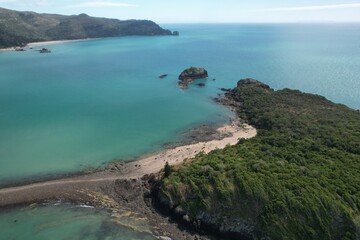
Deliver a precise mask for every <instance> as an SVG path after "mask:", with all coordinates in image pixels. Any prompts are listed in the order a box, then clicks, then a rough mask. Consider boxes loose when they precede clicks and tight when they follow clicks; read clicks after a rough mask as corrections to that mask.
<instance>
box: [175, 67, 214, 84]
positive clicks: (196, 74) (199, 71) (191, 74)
mask: <svg viewBox="0 0 360 240" xmlns="http://www.w3.org/2000/svg"><path fill="white" fill-rule="evenodd" d="M207 77H208V72H207V71H206V70H205V69H204V68H197V67H190V68H188V69H185V70H184V71H183V72H182V73H181V74H180V76H179V80H180V81H179V82H178V84H179V86H180V87H181V88H183V89H187V88H188V85H189V83H191V82H192V81H193V80H195V79H202V78H207Z"/></svg>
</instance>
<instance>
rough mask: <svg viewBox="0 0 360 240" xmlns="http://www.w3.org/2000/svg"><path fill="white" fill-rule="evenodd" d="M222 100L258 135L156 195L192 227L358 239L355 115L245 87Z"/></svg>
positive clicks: (207, 158) (358, 125)
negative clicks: (216, 219) (242, 222)
mask: <svg viewBox="0 0 360 240" xmlns="http://www.w3.org/2000/svg"><path fill="white" fill-rule="evenodd" d="M228 95H229V96H231V97H232V98H234V99H237V100H238V101H239V102H241V106H242V108H241V109H239V115H241V116H242V117H243V118H245V119H246V120H247V121H248V122H249V123H250V124H252V125H254V126H255V127H256V128H257V129H258V135H257V136H256V137H255V138H252V139H249V140H241V141H240V142H239V143H238V144H237V145H235V146H229V147H226V148H225V149H223V150H216V151H213V152H211V153H210V154H208V155H199V156H198V157H196V159H195V160H194V161H191V163H188V164H184V165H183V166H182V167H181V168H180V169H178V170H177V171H174V172H172V173H171V174H170V175H169V176H168V177H166V178H164V179H163V181H162V183H161V190H162V191H163V192H164V193H166V194H167V196H169V197H170V198H171V199H172V200H173V201H174V202H179V203H180V204H181V206H182V207H183V208H184V209H186V210H187V212H188V214H189V215H190V217H191V218H192V219H196V217H197V216H198V215H199V214H201V213H204V212H205V213H208V214H218V215H220V216H223V217H230V218H234V217H235V218H236V217H237V218H241V219H246V220H247V221H248V222H251V223H253V224H254V225H255V226H256V227H257V229H258V230H259V231H261V232H263V233H265V234H266V235H267V236H269V237H271V238H272V239H356V238H359V237H360V235H359V231H360V230H359V229H360V212H359V210H360V114H359V112H358V111H355V110H352V109H349V108H347V107H346V106H343V105H339V104H334V103H332V102H330V101H328V100H326V99H325V98H324V97H321V96H317V95H312V94H304V93H301V92H300V91H294V90H289V89H284V90H279V91H273V90H272V89H270V88H266V87H263V86H260V85H259V84H258V83H256V84H255V83H251V82H250V84H249V82H248V81H240V82H239V84H238V87H237V88H236V89H235V90H234V91H233V92H231V93H229V94H228Z"/></svg>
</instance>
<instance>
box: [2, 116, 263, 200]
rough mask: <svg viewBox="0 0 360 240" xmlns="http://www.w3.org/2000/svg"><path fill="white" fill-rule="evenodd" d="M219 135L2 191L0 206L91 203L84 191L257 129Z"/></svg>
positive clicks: (231, 127) (228, 129) (233, 128)
mask: <svg viewBox="0 0 360 240" xmlns="http://www.w3.org/2000/svg"><path fill="white" fill-rule="evenodd" d="M217 132H218V133H219V134H221V135H222V136H227V137H224V138H222V139H220V140H211V141H206V142H198V143H194V144H189V145H185V146H179V147H175V148H172V149H167V150H164V151H161V152H159V153H156V154H153V155H150V156H146V157H142V158H140V159H138V160H135V161H132V162H129V163H122V162H119V163H114V164H112V165H111V166H110V167H109V168H107V169H106V170H104V171H100V172H95V173H91V174H86V175H80V176H76V177H69V178H62V179H57V180H51V181H44V182H38V183H32V184H27V185H23V186H17V187H9V188H3V189H0V207H6V206H12V205H18V204H27V203H34V202H44V201H58V200H61V201H77V202H82V201H83V200H85V201H90V202H91V199H88V198H87V197H85V198H84V196H83V194H81V193H80V192H84V191H85V192H91V191H101V188H104V187H106V186H109V184H110V185H111V182H114V181H116V180H119V179H140V178H142V177H143V176H144V175H149V174H152V173H157V172H159V171H161V169H162V168H163V167H164V165H165V163H166V162H168V163H169V164H170V165H177V164H181V163H182V162H183V161H184V160H185V159H189V158H193V157H194V156H195V155H196V154H198V153H200V152H204V153H208V152H210V151H212V150H215V149H221V148H224V147H225V146H226V145H234V144H236V143H237V142H238V140H239V139H240V138H251V137H254V136H255V135H256V129H255V128H253V127H251V126H249V125H243V126H239V125H238V124H237V123H231V124H227V125H224V126H222V127H220V128H218V129H217Z"/></svg>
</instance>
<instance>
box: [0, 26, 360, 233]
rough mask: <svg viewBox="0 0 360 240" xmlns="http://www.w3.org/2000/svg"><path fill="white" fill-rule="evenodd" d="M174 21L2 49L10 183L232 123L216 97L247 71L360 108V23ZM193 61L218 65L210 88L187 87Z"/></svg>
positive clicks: (1, 116)
mask: <svg viewBox="0 0 360 240" xmlns="http://www.w3.org/2000/svg"><path fill="white" fill-rule="evenodd" d="M164 27H166V28H169V29H172V30H178V31H180V36H179V37H172V36H167V37H125V38H111V39H98V40H90V41H82V42H72V43H65V44H57V45H49V46H47V47H48V48H50V49H51V50H52V53H51V54H40V53H38V52H34V51H27V52H5V53H4V52H1V53H0V183H10V182H19V181H23V180H24V179H26V178H30V179H31V178H33V177H36V176H46V175H49V174H50V175H51V174H55V173H69V172H74V171H79V170H83V169H86V168H88V167H98V166H102V165H103V164H104V163H106V162H108V161H111V160H113V159H123V160H127V159H132V158H134V157H137V156H140V155H142V154H145V153H150V152H153V151H157V150H159V149H161V146H162V145H163V144H164V143H167V142H171V141H174V140H179V139H180V138H181V135H180V134H179V133H181V132H182V131H183V130H185V129H188V128H191V127H194V126H197V125H199V124H203V123H215V122H221V121H224V120H226V119H227V118H228V116H229V115H230V113H229V112H228V111H227V110H226V109H225V108H223V107H221V106H218V105H216V104H214V103H213V101H212V99H211V98H212V97H215V96H216V95H217V94H218V93H220V91H219V88H221V87H224V88H230V87H231V88H232V87H234V86H235V85H236V82H237V81H238V80H239V79H241V78H245V77H252V78H256V79H258V80H261V81H263V82H265V83H267V84H269V85H270V86H271V87H273V88H275V89H280V88H285V87H288V88H295V89H300V90H302V91H306V92H311V93H316V94H321V95H324V96H325V97H327V98H329V99H330V100H332V101H334V102H337V103H343V104H346V105H348V106H350V107H353V108H356V109H359V108H360V77H359V76H360V42H359V41H358V39H360V25H359V24H332V25H326V24H318V25H310V24H306V25H299V24H293V25H291V24H278V25H270V24H267V25H262V24H246V25H235V24H234V25H230V24H229V25H191V24H189V25H166V26H164ZM190 66H201V67H205V68H206V69H207V70H208V72H209V75H210V77H209V79H208V80H207V81H206V87H204V88H200V87H198V86H196V85H192V86H191V87H190V88H189V89H188V90H186V91H184V90H181V89H179V88H178V87H177V85H176V82H177V76H178V75H179V73H180V72H181V71H182V70H183V69H184V68H187V67H190ZM165 73H166V74H169V75H168V77H167V78H165V79H159V78H158V76H159V75H161V74H165ZM212 79H216V80H215V81H213V80H212ZM64 208H65V209H67V207H64ZM49 211H52V210H51V209H49ZM83 211H87V210H83ZM72 212H73V211H72V210H71V209H70V210H69V211H63V213H62V212H60V213H59V214H58V215H59V216H62V215H63V217H64V218H66V217H69V218H71V217H72V215H71V214H72ZM9 214H10V215H11V214H18V211H14V212H10V213H7V215H6V214H5V215H4V214H0V222H1V221H4V219H7V218H9V216H10V215H9ZM89 214H93V215H94V216H99V222H101V221H102V220H101V219H107V217H106V216H105V215H102V214H99V213H96V212H95V213H93V212H91V213H89ZM36 216H37V217H38V218H39V219H43V218H44V216H43V215H41V214H37V215H36ZM104 216H105V217H104ZM29 224H30V223H29ZM34 224H35V225H36V223H34ZM35 225H31V226H33V227H34V226H35ZM79 225H81V224H79ZM18 226H19V227H18V229H23V228H24V227H25V226H24V225H18ZM31 226H30V225H29V226H27V227H31ZM13 227H15V226H13ZM57 227H61V226H57ZM57 227H56V228H57ZM64 227H65V228H66V226H64ZM79 228H80V227H79ZM79 231H80V230H79ZM119 231H120V232H122V230H119ZM59 236H60V235H59ZM64 238H66V237H64ZM0 239H1V236H0ZM15 239H21V238H15ZM58 239H62V238H61V237H59V238H58ZM124 239H131V238H124Z"/></svg>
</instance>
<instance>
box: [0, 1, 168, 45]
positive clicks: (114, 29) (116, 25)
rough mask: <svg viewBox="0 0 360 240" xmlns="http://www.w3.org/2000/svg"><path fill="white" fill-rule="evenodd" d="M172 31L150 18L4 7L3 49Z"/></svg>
mask: <svg viewBox="0 0 360 240" xmlns="http://www.w3.org/2000/svg"><path fill="white" fill-rule="evenodd" d="M170 34H171V32H170V31H169V30H164V29H162V28H161V27H159V26H158V25H157V24H156V23H154V22H152V21H147V20H126V21H120V20H117V19H107V18H95V17H90V16H88V15H86V14H80V15H73V16H62V15H56V14H38V13H34V12H18V11H12V10H7V9H4V8H0V48H2V47H11V46H18V45H21V44H26V43H29V42H36V41H47V40H65V39H81V38H100V37H116V36H128V35H145V36H152V35H170Z"/></svg>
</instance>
